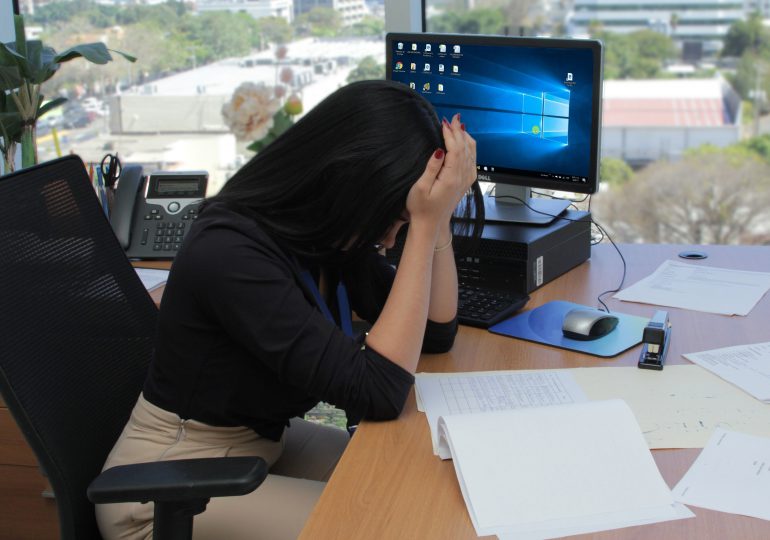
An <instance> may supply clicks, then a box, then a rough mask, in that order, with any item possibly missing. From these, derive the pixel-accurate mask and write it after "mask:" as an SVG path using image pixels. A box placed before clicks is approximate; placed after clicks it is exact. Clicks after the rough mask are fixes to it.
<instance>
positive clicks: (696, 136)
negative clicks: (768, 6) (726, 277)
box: [425, 0, 770, 244]
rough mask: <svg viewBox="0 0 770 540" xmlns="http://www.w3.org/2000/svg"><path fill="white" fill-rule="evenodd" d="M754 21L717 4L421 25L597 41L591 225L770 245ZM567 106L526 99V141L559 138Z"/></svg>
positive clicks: (768, 53)
mask: <svg viewBox="0 0 770 540" xmlns="http://www.w3.org/2000/svg"><path fill="white" fill-rule="evenodd" d="M471 6H472V7H471ZM755 9H757V8H756V7H751V6H749V7H744V5H743V4H741V3H740V2H728V3H725V2H724V0H713V1H706V2H700V3H699V4H698V5H697V6H691V5H690V4H682V3H681V2H679V3H677V2H657V3H652V4H651V3H649V2H637V3H629V2H597V1H596V0H574V1H570V2H567V1H563V0H523V1H522V0H489V1H486V2H476V3H467V2H463V3H460V4H458V3H457V2H454V1H450V0H426V4H425V26H426V30H427V31H428V32H439V33H440V32H446V33H468V34H471V33H484V34H499V35H513V36H519V35H521V36H545V37H568V38H595V39H600V40H601V41H602V42H603V43H604V80H605V82H604V91H603V122H602V146H601V172H600V177H601V179H602V185H601V189H600V191H599V193H597V194H596V195H594V196H593V197H592V205H591V210H592V213H593V215H594V217H595V218H596V219H597V220H599V221H600V222H601V223H602V224H603V225H605V226H606V228H607V229H608V230H609V231H610V232H611V235H612V236H613V238H614V239H615V240H617V241H623V242H660V243H684V244H689V243H695V244H699V243H706V244H708V243H725V244H770V120H769V119H770V116H769V115H768V113H770V105H769V104H768V101H767V95H768V92H769V91H770V30H769V29H768V28H767V27H765V26H763V25H762V22H761V21H762V16H763V15H759V14H752V11H753V10H755ZM764 16H765V17H766V16H767V13H766V12H765V13H764ZM565 107H569V99H568V98H565V97H563V96H558V99H556V98H554V97H553V96H545V95H543V96H540V95H538V93H537V92H534V93H532V95H531V96H530V97H528V98H527V101H526V102H525V103H524V107H523V112H524V113H526V114H525V115H524V116H523V121H524V124H523V125H522V130H523V131H526V132H527V133H530V134H533V136H534V135H535V134H534V131H538V132H539V133H538V134H537V136H541V137H544V138H545V137H551V136H552V137H557V138H558V137H568V135H569V126H568V124H567V122H566V120H565V119H564V116H566V115H565V114H560V113H558V112H556V111H559V110H568V109H564V108H565ZM469 129H470V130H472V126H469ZM544 195H546V196H552V195H554V193H547V194H544ZM557 195H558V196H570V194H565V193H560V194H557Z"/></svg>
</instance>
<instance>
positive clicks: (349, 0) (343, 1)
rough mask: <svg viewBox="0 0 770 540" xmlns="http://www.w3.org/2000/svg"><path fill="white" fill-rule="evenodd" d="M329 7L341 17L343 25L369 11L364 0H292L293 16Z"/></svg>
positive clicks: (358, 18)
mask: <svg viewBox="0 0 770 540" xmlns="http://www.w3.org/2000/svg"><path fill="white" fill-rule="evenodd" d="M319 7H323V8H331V9H333V10H335V11H337V12H338V13H339V14H340V16H341V17H342V25H343V26H352V25H354V24H356V23H357V22H361V19H363V18H364V16H365V15H367V14H368V13H369V9H368V8H367V7H366V4H365V3H364V0H294V16H295V17H296V16H298V15H302V14H303V13H307V12H308V11H310V10H312V9H314V8H319Z"/></svg>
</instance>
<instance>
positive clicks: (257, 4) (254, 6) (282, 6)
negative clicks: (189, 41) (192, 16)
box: [195, 0, 294, 22]
mask: <svg viewBox="0 0 770 540" xmlns="http://www.w3.org/2000/svg"><path fill="white" fill-rule="evenodd" d="M195 10H196V11H197V12H198V13H203V12H206V11H232V12H234V13H239V12H243V13H248V14H249V15H251V16H252V17H254V18H255V19H261V18H263V17H281V18H283V19H286V22H291V21H293V20H294V4H293V2H292V0H197V1H196V2H195Z"/></svg>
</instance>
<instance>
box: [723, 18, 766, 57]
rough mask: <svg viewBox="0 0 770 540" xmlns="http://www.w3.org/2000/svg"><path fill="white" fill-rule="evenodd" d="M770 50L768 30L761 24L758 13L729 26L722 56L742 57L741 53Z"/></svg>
mask: <svg viewBox="0 0 770 540" xmlns="http://www.w3.org/2000/svg"><path fill="white" fill-rule="evenodd" d="M769 49H770V30H768V29H767V28H766V27H765V26H764V24H763V23H762V16H761V15H760V14H759V13H752V14H751V15H749V17H748V19H747V20H745V21H736V22H734V23H733V24H732V25H730V29H729V30H728V31H727V35H726V36H725V43H724V47H722V51H721V53H720V54H721V55H722V56H743V53H745V52H746V51H749V50H753V51H754V52H755V53H758V52H760V51H764V52H768V50H769Z"/></svg>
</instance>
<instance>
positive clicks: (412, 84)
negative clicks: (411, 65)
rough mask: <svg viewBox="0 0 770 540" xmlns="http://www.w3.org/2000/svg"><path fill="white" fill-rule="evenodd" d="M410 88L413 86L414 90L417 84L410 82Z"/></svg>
mask: <svg viewBox="0 0 770 540" xmlns="http://www.w3.org/2000/svg"><path fill="white" fill-rule="evenodd" d="M409 88H411V89H412V90H414V89H415V88H417V86H416V85H415V84H414V83H413V82H410V83H409Z"/></svg>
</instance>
